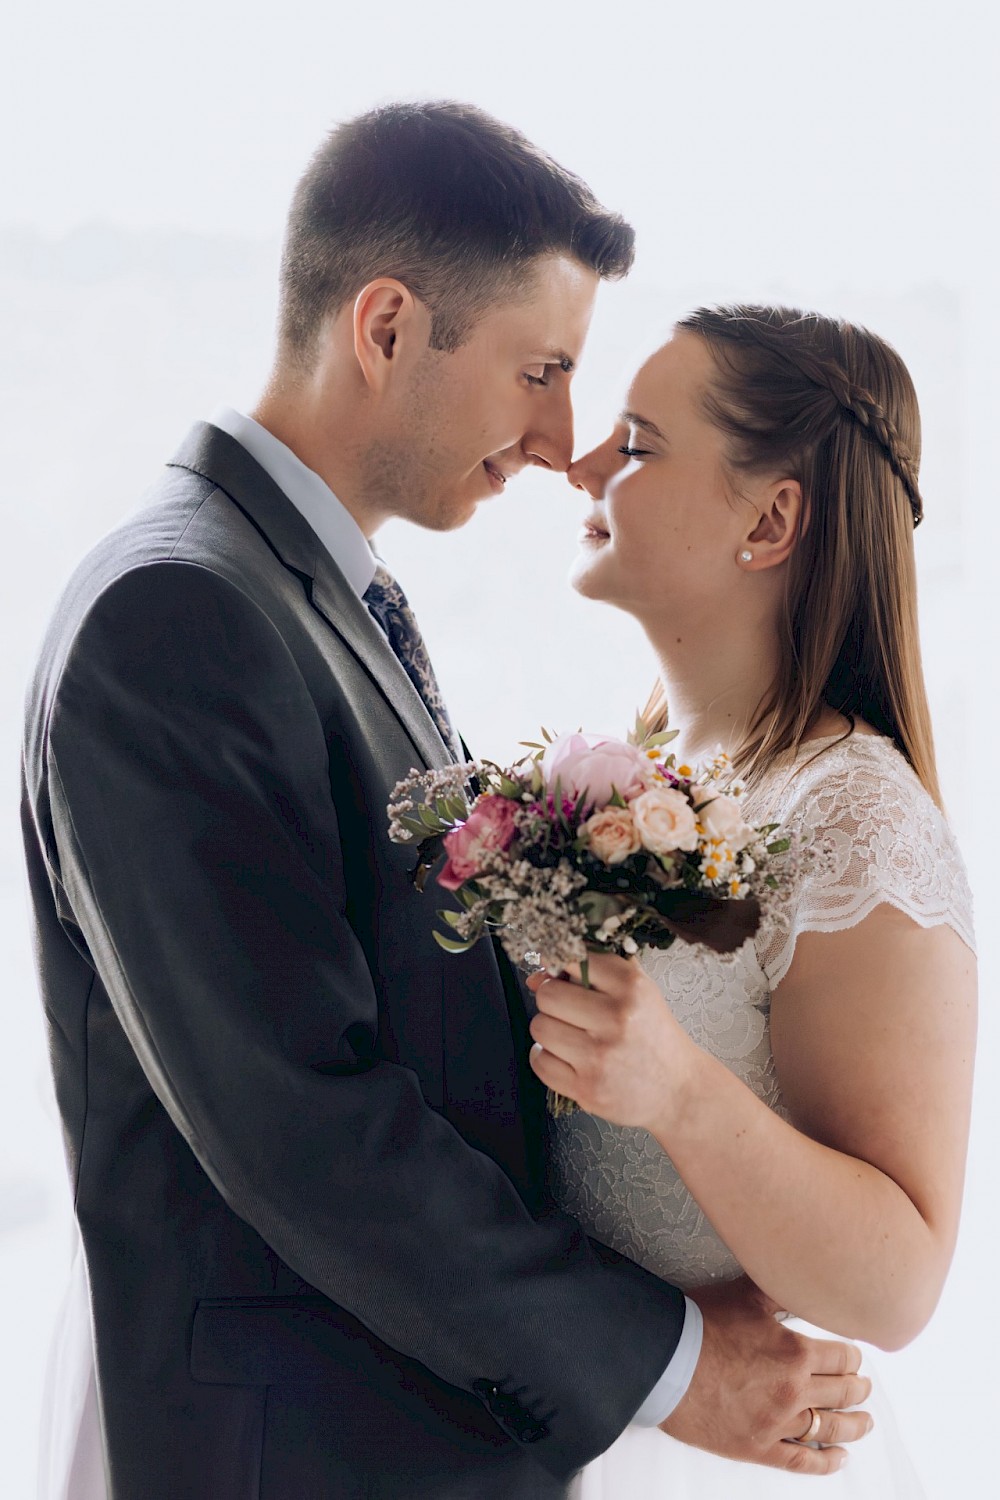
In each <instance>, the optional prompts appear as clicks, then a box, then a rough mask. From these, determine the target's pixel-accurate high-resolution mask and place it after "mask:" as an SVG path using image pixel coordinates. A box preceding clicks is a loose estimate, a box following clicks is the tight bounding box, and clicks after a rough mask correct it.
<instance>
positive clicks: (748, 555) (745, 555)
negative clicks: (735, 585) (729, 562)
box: [740, 552, 753, 563]
mask: <svg viewBox="0 0 1000 1500" xmlns="http://www.w3.org/2000/svg"><path fill="white" fill-rule="evenodd" d="M740 562H742V563H747V562H753V553H752V552H741V553H740Z"/></svg>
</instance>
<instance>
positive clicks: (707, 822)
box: [698, 796, 756, 851]
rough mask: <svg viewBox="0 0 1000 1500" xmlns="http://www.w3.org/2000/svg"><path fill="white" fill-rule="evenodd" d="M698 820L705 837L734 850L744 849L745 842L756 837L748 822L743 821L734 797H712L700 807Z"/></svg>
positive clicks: (747, 842) (749, 841)
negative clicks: (705, 804)
mask: <svg viewBox="0 0 1000 1500" xmlns="http://www.w3.org/2000/svg"><path fill="white" fill-rule="evenodd" d="M698 820H699V822H700V823H701V826H702V828H703V829H704V830H705V835H706V837H707V838H710V839H715V840H717V841H718V842H719V843H722V844H728V846H729V848H730V849H732V850H734V851H738V850H740V849H745V848H746V846H747V844H749V843H751V842H752V841H753V839H754V838H756V833H755V831H754V829H752V828H751V827H750V825H749V824H748V823H744V821H743V814H742V813H741V812H740V805H739V803H738V802H737V801H736V799H735V797H725V796H720V797H713V798H712V800H711V801H710V802H709V803H708V805H707V806H706V807H703V808H702V809H701V812H700V813H699V814H698Z"/></svg>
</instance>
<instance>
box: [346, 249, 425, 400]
mask: <svg viewBox="0 0 1000 1500" xmlns="http://www.w3.org/2000/svg"><path fill="white" fill-rule="evenodd" d="M353 330H354V354H355V358H356V359H357V361H358V365H359V366H360V369H361V374H362V377H363V379H364V382H365V384H366V385H367V386H368V388H369V390H370V391H371V392H372V393H373V394H381V393H382V392H383V391H384V390H385V389H386V387H387V385H388V384H389V383H390V381H391V380H392V379H393V377H394V376H395V375H397V374H398V372H399V370H400V369H401V367H403V366H408V365H409V366H411V365H412V364H413V362H414V360H415V358H416V356H417V355H419V353H420V352H421V351H422V349H424V348H426V346H427V343H428V341H429V338H430V315H429V313H428V311H427V308H426V307H425V306H424V304H423V303H422V302H418V300H417V299H416V298H415V297H414V295H413V293H412V292H411V291H410V289H409V287H407V286H404V284H403V283H402V282H401V281H396V280H395V279H393V278H392V277H382V278H380V279H379V280H378V281H370V282H369V283H368V285H367V286H363V287H362V288H361V291H360V292H359V293H358V295H357V297H356V298H355V299H354V321H353Z"/></svg>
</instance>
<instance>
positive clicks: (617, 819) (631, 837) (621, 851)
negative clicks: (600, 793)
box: [580, 807, 642, 865]
mask: <svg viewBox="0 0 1000 1500" xmlns="http://www.w3.org/2000/svg"><path fill="white" fill-rule="evenodd" d="M580 832H581V833H582V834H585V835H586V838H587V847H588V848H589V849H590V852H591V854H593V855H594V856H595V857H596V858H597V859H602V860H603V861H604V863H605V864H606V865H620V864H621V862H622V860H625V859H628V857H629V855H630V854H638V852H639V850H640V849H641V848H642V840H641V839H640V838H639V835H638V833H637V832H636V828H635V822H634V820H633V817H632V814H631V813H630V812H629V810H628V808H627V807H605V808H603V809H602V810H601V811H600V812H596V813H594V815H593V817H592V818H588V819H587V821H586V823H584V824H583V825H582V826H581V828H580Z"/></svg>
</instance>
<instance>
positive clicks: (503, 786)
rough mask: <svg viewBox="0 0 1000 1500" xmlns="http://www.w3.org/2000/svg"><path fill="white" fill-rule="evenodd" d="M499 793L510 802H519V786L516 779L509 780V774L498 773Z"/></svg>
mask: <svg viewBox="0 0 1000 1500" xmlns="http://www.w3.org/2000/svg"><path fill="white" fill-rule="evenodd" d="M500 795H501V796H502V797H507V798H509V800H510V801H511V802H520V800H521V788H520V786H519V785H518V783H517V782H516V781H511V779H510V777H509V776H505V775H504V774H503V772H501V773H500Z"/></svg>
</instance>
